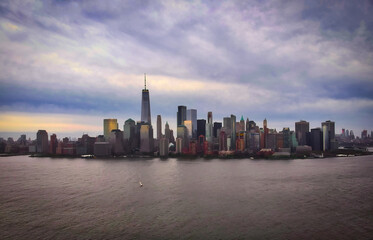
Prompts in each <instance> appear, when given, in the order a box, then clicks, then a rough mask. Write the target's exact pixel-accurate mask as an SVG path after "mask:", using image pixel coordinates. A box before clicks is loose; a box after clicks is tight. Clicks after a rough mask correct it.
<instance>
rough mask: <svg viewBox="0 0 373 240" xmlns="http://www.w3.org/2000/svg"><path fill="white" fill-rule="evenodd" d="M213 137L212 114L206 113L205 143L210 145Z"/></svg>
mask: <svg viewBox="0 0 373 240" xmlns="http://www.w3.org/2000/svg"><path fill="white" fill-rule="evenodd" d="M212 135H213V123H212V112H208V113H207V123H206V141H207V142H209V143H211V142H212Z"/></svg>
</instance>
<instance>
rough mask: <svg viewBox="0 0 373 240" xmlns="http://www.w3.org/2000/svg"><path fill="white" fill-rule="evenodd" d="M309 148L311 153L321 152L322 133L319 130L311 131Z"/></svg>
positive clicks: (313, 129)
mask: <svg viewBox="0 0 373 240" xmlns="http://www.w3.org/2000/svg"><path fill="white" fill-rule="evenodd" d="M311 147H312V150H313V151H321V150H323V132H322V131H321V128H312V129H311Z"/></svg>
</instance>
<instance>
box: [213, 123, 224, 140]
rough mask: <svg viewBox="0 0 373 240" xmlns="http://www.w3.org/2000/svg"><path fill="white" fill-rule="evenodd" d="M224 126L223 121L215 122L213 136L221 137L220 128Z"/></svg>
mask: <svg viewBox="0 0 373 240" xmlns="http://www.w3.org/2000/svg"><path fill="white" fill-rule="evenodd" d="M221 128H222V123H221V122H214V127H213V136H214V137H215V138H217V137H219V136H218V130H219V129H221Z"/></svg>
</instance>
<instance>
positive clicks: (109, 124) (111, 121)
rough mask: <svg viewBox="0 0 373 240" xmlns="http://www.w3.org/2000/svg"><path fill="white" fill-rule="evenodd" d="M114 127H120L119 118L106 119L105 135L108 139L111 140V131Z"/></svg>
mask: <svg viewBox="0 0 373 240" xmlns="http://www.w3.org/2000/svg"><path fill="white" fill-rule="evenodd" d="M114 129H118V122H117V119H104V137H105V139H106V141H109V138H110V133H111V131H112V130H114Z"/></svg>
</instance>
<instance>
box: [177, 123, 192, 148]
mask: <svg viewBox="0 0 373 240" xmlns="http://www.w3.org/2000/svg"><path fill="white" fill-rule="evenodd" d="M177 138H181V139H182V140H183V141H182V142H183V145H182V148H187V147H188V145H189V141H188V129H187V128H186V126H185V125H179V126H177ZM176 148H177V143H176Z"/></svg>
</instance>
